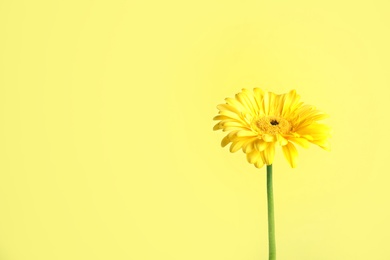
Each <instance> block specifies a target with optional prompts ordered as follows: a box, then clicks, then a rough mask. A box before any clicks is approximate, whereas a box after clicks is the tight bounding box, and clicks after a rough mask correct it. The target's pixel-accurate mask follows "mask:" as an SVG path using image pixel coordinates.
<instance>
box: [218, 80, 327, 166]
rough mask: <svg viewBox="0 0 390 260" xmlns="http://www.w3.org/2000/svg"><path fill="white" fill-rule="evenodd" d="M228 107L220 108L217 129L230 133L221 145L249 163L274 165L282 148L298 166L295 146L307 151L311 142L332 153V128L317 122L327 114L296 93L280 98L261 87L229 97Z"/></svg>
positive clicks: (290, 161) (292, 164) (227, 100)
mask: <svg viewBox="0 0 390 260" xmlns="http://www.w3.org/2000/svg"><path fill="white" fill-rule="evenodd" d="M225 101H226V104H221V105H218V106H217V108H218V109H219V115H217V116H216V117H214V120H220V122H218V123H217V124H216V125H215V126H214V130H219V129H222V131H224V132H229V133H228V134H227V135H226V136H225V138H223V139H222V142H221V145H222V147H225V146H226V145H228V144H229V143H232V144H231V145H230V152H232V153H234V152H236V151H238V150H240V149H242V150H243V152H244V153H246V157H247V159H248V162H249V163H251V164H254V165H255V166H256V167H257V168H261V167H263V166H264V164H267V165H271V164H272V162H273V160H274V155H275V146H276V145H279V146H281V147H282V150H283V153H284V156H285V157H286V159H287V161H288V162H289V164H290V165H291V167H293V168H295V167H296V161H297V156H298V152H297V149H296V147H295V145H294V144H298V145H300V146H302V147H304V148H307V147H308V146H309V144H310V143H313V144H316V145H318V146H320V147H321V148H323V149H325V150H329V148H330V147H329V142H328V138H329V137H330V128H329V127H328V126H327V125H324V124H321V123H318V122H317V121H319V120H322V119H324V118H327V117H328V115H327V114H324V113H322V112H320V111H319V110H317V109H316V108H315V107H314V106H311V105H305V104H303V103H302V102H300V96H299V95H298V94H297V93H296V91H295V90H292V91H290V92H289V93H286V94H281V95H277V94H275V93H272V92H267V91H263V90H261V89H259V88H255V89H253V91H250V90H247V89H243V90H242V92H240V93H238V94H236V96H235V98H226V99H225Z"/></svg>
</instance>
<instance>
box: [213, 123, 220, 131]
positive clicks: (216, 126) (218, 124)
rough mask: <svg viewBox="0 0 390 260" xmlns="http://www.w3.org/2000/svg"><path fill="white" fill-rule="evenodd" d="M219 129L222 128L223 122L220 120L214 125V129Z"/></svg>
mask: <svg viewBox="0 0 390 260" xmlns="http://www.w3.org/2000/svg"><path fill="white" fill-rule="evenodd" d="M219 129H222V126H221V122H218V123H217V124H216V125H215V126H214V127H213V130H214V131H216V130H219Z"/></svg>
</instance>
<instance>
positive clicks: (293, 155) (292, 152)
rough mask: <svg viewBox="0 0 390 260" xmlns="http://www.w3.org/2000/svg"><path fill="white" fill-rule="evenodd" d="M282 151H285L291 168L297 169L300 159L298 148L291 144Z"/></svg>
mask: <svg viewBox="0 0 390 260" xmlns="http://www.w3.org/2000/svg"><path fill="white" fill-rule="evenodd" d="M282 149H283V154H284V157H286V159H287V161H288V162H289V164H290V166H291V167H292V168H295V167H297V158H298V151H297V148H295V146H294V145H293V144H292V143H290V142H289V143H288V144H287V145H285V146H283V147H282Z"/></svg>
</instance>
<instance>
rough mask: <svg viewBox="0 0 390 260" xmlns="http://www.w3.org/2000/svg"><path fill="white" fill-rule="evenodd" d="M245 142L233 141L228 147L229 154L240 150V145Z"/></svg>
mask: <svg viewBox="0 0 390 260" xmlns="http://www.w3.org/2000/svg"><path fill="white" fill-rule="evenodd" d="M244 142H245V141H243V140H240V141H234V142H233V143H232V144H231V145H230V152H232V153H235V152H237V151H238V150H240V149H241V147H242V145H243V144H244Z"/></svg>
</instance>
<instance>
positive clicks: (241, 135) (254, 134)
mask: <svg viewBox="0 0 390 260" xmlns="http://www.w3.org/2000/svg"><path fill="white" fill-rule="evenodd" d="M257 135H258V134H257V133H255V132H253V131H247V130H241V131H238V133H237V136H239V137H243V136H257Z"/></svg>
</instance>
